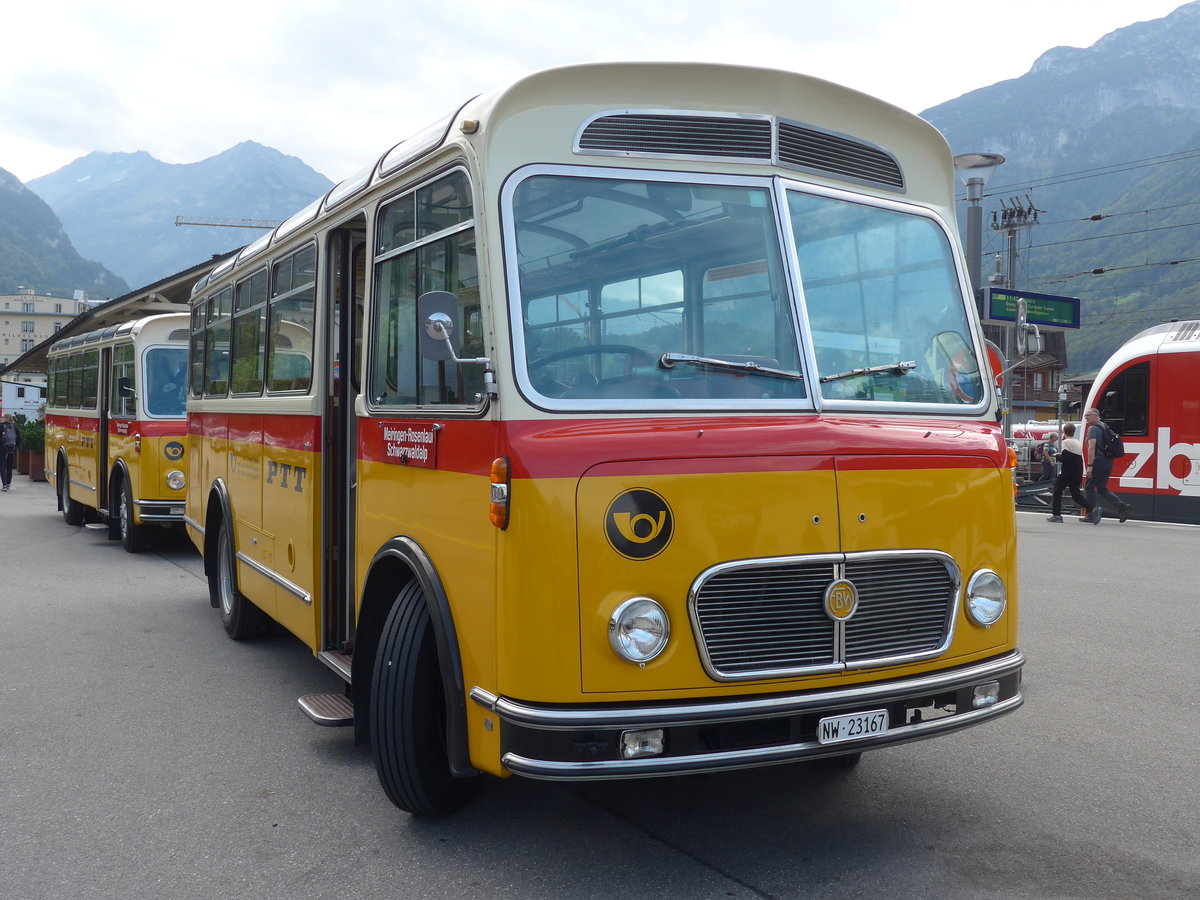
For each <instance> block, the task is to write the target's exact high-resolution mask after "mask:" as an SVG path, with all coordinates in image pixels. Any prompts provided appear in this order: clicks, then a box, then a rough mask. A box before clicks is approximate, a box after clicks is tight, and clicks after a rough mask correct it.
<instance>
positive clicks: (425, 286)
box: [368, 171, 484, 406]
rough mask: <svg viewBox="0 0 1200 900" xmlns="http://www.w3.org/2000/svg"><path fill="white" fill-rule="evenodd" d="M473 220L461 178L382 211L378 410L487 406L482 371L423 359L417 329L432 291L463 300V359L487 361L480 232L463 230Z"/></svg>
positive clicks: (374, 372)
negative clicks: (421, 302) (420, 300)
mask: <svg viewBox="0 0 1200 900" xmlns="http://www.w3.org/2000/svg"><path fill="white" fill-rule="evenodd" d="M473 216H474V212H473V207H472V200H471V189H470V183H469V182H468V180H467V176H466V174H465V173H464V172H460V171H455V172H451V173H449V174H448V175H445V176H443V177H442V178H439V179H437V180H436V181H434V182H431V183H430V184H428V185H425V186H423V187H420V188H418V189H417V190H415V191H413V192H411V193H409V194H406V195H403V196H401V197H398V198H396V199H395V200H393V201H391V202H390V203H388V204H387V205H386V206H384V207H382V208H381V209H380V215H379V220H378V221H379V225H378V228H377V232H376V247H375V271H374V277H375V295H376V297H377V299H378V305H377V307H376V309H377V314H376V317H375V323H374V333H373V335H372V337H371V343H370V350H371V362H370V369H369V371H370V383H369V385H368V390H369V393H370V396H371V399H372V401H373V402H374V403H377V404H380V405H385V406H401V405H408V406H413V405H419V406H436V405H451V404H453V405H470V406H478V405H479V404H480V403H482V398H483V380H482V379H483V375H482V370H481V368H480V366H478V365H473V366H472V365H466V366H464V365H458V364H456V363H454V362H447V361H442V360H428V359H424V358H422V356H421V355H420V346H419V341H418V333H419V332H418V327H419V326H418V323H417V297H418V296H419V295H420V294H424V293H427V292H429V291H448V292H450V293H452V294H454V296H455V297H456V298H457V299H458V314H459V315H458V320H459V322H461V323H463V328H464V332H463V334H462V335H461V336H460V340H461V341H462V344H461V348H462V352H463V353H467V354H469V355H470V356H482V355H484V354H483V329H482V322H483V319H482V313H481V309H480V303H479V277H478V270H477V263H476V258H475V231H474V228H472V227H464V226H469V225H470V224H471V223H472V222H473ZM438 235H443V236H441V237H438ZM417 242H421V243H417Z"/></svg>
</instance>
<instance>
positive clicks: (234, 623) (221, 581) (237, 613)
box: [208, 521, 266, 641]
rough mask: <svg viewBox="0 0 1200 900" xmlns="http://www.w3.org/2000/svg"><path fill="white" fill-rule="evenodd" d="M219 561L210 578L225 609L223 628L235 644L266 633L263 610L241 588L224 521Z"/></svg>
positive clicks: (211, 588)
mask: <svg viewBox="0 0 1200 900" xmlns="http://www.w3.org/2000/svg"><path fill="white" fill-rule="evenodd" d="M216 550H217V558H216V559H215V560H214V561H213V562H214V564H213V566H212V568H211V570H210V572H209V576H208V590H209V593H210V594H212V596H213V597H214V598H215V599H216V601H217V608H218V609H220V610H221V625H223V626H224V628H225V633H226V634H227V635H229V636H230V637H231V638H233V639H234V640H235V641H244V640H245V639H246V638H252V637H257V636H258V635H260V634H262V631H263V626H264V625H265V624H266V617H265V616H264V615H263V611H262V610H261V609H259V608H258V607H257V606H255V605H254V604H253V603H251V602H250V601H249V600H248V599H247V598H246V597H245V595H244V594H242V593H241V591H239V590H238V589H237V576H236V574H235V571H234V566H235V565H236V563H235V562H234V556H233V536H232V534H231V533H230V528H229V523H228V522H226V521H222V522H221V527H220V531H218V532H217V548H216Z"/></svg>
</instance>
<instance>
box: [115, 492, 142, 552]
mask: <svg viewBox="0 0 1200 900" xmlns="http://www.w3.org/2000/svg"><path fill="white" fill-rule="evenodd" d="M118 503H120V509H119V510H118V516H119V521H120V526H121V545H122V546H123V547H124V548H125V549H126V550H128V551H129V552H130V553H141V552H142V551H143V550H145V549H146V526H144V525H137V524H135V523H134V521H133V494H132V493H131V492H130V490H129V479H128V478H124V479H122V480H121V496H120V500H119V501H118Z"/></svg>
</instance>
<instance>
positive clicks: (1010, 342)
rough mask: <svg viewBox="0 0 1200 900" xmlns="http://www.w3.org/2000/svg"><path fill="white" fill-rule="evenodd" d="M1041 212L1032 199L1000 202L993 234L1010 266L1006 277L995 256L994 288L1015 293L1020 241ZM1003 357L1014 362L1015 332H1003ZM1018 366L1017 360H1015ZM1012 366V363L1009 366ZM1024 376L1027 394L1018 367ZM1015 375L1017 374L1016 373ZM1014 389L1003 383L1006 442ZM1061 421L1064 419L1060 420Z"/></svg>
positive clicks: (993, 220)
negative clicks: (999, 234) (997, 236)
mask: <svg viewBox="0 0 1200 900" xmlns="http://www.w3.org/2000/svg"><path fill="white" fill-rule="evenodd" d="M1041 212H1042V211H1041V210H1040V209H1038V208H1037V207H1036V206H1034V205H1033V200H1032V199H1030V197H1029V195H1028V194H1026V195H1025V202H1024V203H1022V202H1021V201H1020V200H1019V199H1018V198H1015V197H1014V198H1010V199H1009V200H1008V201H1004V200H1001V201H1000V209H999V210H998V211H997V210H993V211H992V230H993V231H996V232H1003V233H1004V246H1005V251H1006V258H1007V265H1006V267H1005V274H1004V275H1001V274H1000V256H999V254H997V256H996V273H995V274H994V275H992V276H991V277H990V278H989V279H988V281H989V282H991V284H992V286H993V287H1006V288H1009V289H1011V290H1016V287H1017V257H1018V251H1017V237H1018V235H1019V234H1020V233H1021V232H1022V231H1024V230H1025V229H1027V228H1031V227H1033V226H1034V225H1037V224H1038V215H1039V214H1040V213H1041ZM1004 343H1005V347H1004V356H1005V358H1006V359H1009V360H1012V359H1013V353H1014V335H1013V328H1005V329H1004ZM1013 362H1015V360H1013ZM1010 364H1011V363H1010ZM1018 368H1019V369H1021V370H1022V372H1021V385H1022V387H1023V388H1025V389H1026V391H1028V386H1027V384H1026V382H1027V379H1028V376H1027V375H1026V373H1025V372H1024V368H1025V367H1024V366H1018ZM1014 374H1015V370H1014ZM1012 388H1013V379H1012V378H1011V377H1009V378H1006V379H1005V380H1004V409H1005V415H1004V437H1005V440H1007V439H1009V438H1011V437H1012V399H1013V396H1012ZM1060 418H1061V417H1060Z"/></svg>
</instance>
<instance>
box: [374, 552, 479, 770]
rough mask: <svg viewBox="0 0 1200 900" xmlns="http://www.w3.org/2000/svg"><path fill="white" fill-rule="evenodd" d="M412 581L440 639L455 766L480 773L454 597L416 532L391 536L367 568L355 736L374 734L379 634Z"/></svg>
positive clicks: (451, 757)
mask: <svg viewBox="0 0 1200 900" xmlns="http://www.w3.org/2000/svg"><path fill="white" fill-rule="evenodd" d="M411 581H416V582H418V583H419V584H420V585H421V593H422V595H423V596H424V598H425V604H426V606H427V607H428V609H429V618H430V620H431V622H432V625H433V633H434V639H435V641H436V643H437V651H438V665H439V667H440V669H441V675H442V689H443V692H444V694H445V698H446V723H447V725H446V728H447V732H448V733H447V735H446V745H447V750H448V753H447V755H448V757H449V762H450V771H451V772H453V773H454V775H456V776H459V777H467V776H470V775H475V774H478V770H477V769H476V768H475V767H474V766H472V765H471V754H470V745H469V742H468V738H467V701H466V684H465V681H464V679H463V674H462V655H461V653H460V652H459V647H458V631H457V629H456V628H455V625H454V616H453V614H452V612H451V610H450V600H449V598H448V597H447V596H446V589H445V587H444V586H443V584H442V580H441V577H440V576H439V575H438V573H437V568H436V567H435V566H434V564H433V561H432V560H431V559H430V558H429V555H428V554H427V553H426V552H425V550H424V548H423V547H421V545H420V544H419V543H417V541H415V540H414V539H413V538H411V537H407V536H403V535H402V536H399V537H394V538H392V539H391V540H390V541H388V542H387V543H386V544H384V545H383V546H382V547H381V548H380V549H379V551H378V552H376V554H375V556H374V558H373V559H372V560H371V563H370V566H369V567H368V569H367V577H366V582H365V585H364V587H363V595H362V603H361V604H360V605H359V609H358V617H357V623H356V633H355V642H354V659H353V663H352V669H351V685H352V692H353V697H354V710H355V715H354V736H355V740H356V741H357V742H359V743H365V742H366V741H368V740H369V738H370V733H371V722H370V712H369V710H370V700H371V697H370V692H371V688H372V670H373V668H374V665H375V654H376V652H377V651H378V648H379V637H380V634H381V632H382V631H383V626H384V623H385V622H386V621H387V617H388V614H389V613H390V612H391V610H392V606H393V604H394V602H395V600H396V595H397V594H398V593H399V590H400V588H401V587H403V586H404V585H405V584H407V583H409V582H411Z"/></svg>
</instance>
